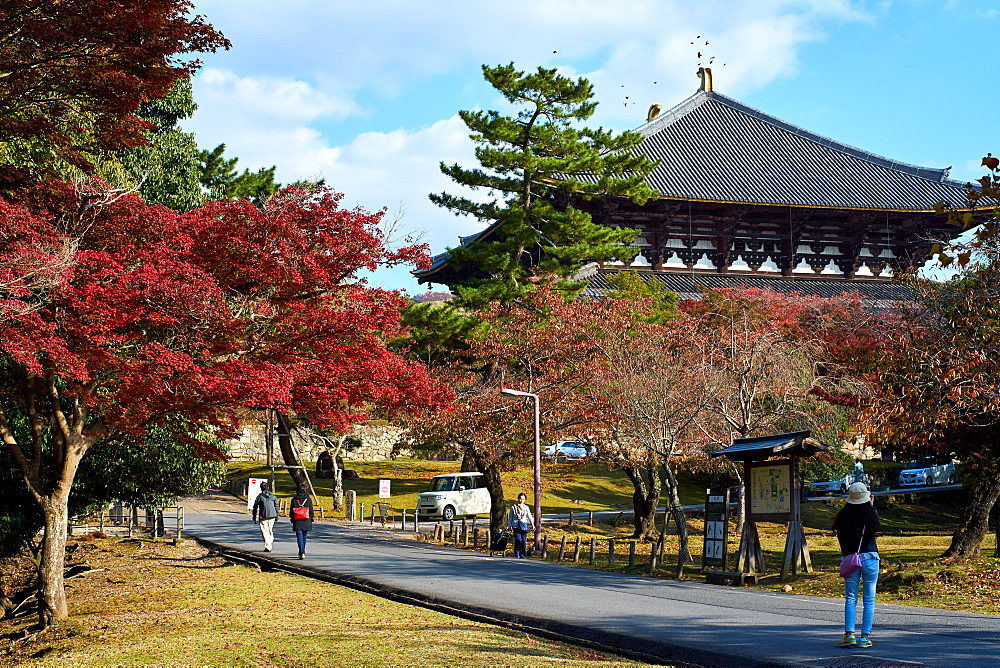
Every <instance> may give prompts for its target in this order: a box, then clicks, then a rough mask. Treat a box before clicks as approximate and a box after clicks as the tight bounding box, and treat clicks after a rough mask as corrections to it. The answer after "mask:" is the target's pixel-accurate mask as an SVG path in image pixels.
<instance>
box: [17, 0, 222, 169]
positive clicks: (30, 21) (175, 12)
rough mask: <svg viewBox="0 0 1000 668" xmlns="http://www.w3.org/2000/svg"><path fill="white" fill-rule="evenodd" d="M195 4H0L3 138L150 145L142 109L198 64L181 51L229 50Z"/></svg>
mask: <svg viewBox="0 0 1000 668" xmlns="http://www.w3.org/2000/svg"><path fill="white" fill-rule="evenodd" d="M191 9H193V4H192V3H191V2H189V1H188V0H143V1H142V2H134V1H133V0H74V1H73V2H64V1H62V0H29V1H28V2H25V1H24V0H0V78H2V81H3V85H2V86H0V141H4V142H10V141H18V140H28V141H31V142H38V141H40V140H41V141H44V142H46V143H48V145H49V146H50V147H52V148H53V149H54V150H55V151H56V152H57V153H60V154H62V155H63V157H64V158H66V159H68V160H69V161H71V162H73V163H76V164H77V165H79V166H81V167H86V166H87V164H88V163H87V159H86V157H85V155H84V154H85V153H86V152H89V151H93V150H98V149H118V148H123V147H128V146H134V145H137V144H141V143H144V142H145V139H144V138H143V134H144V132H145V131H146V130H147V129H149V127H150V126H149V124H148V123H146V122H144V121H141V120H139V119H138V118H137V117H136V116H135V112H136V111H137V110H138V109H139V105H140V104H142V103H143V102H146V101H149V100H153V99H156V98H159V97H162V96H163V95H164V94H166V93H167V92H168V91H169V90H170V88H171V86H173V84H174V82H176V81H177V80H178V79H180V78H183V77H188V76H190V75H191V74H192V73H193V72H194V70H195V69H197V67H198V65H199V63H198V62H197V61H196V60H190V61H186V62H185V61H180V60H178V59H177V58H176V56H177V55H178V54H182V53H191V52H210V51H216V50H218V49H228V48H229V46H230V44H229V41H228V40H226V39H225V38H224V37H223V36H222V34H220V33H219V32H218V31H216V30H215V29H214V28H213V27H212V26H211V25H209V24H208V23H206V22H205V20H204V19H203V18H202V17H200V16H189V12H190V11H191Z"/></svg>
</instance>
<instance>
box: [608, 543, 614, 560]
mask: <svg viewBox="0 0 1000 668" xmlns="http://www.w3.org/2000/svg"><path fill="white" fill-rule="evenodd" d="M614 565H615V539H614V538H609V539H608V566H614Z"/></svg>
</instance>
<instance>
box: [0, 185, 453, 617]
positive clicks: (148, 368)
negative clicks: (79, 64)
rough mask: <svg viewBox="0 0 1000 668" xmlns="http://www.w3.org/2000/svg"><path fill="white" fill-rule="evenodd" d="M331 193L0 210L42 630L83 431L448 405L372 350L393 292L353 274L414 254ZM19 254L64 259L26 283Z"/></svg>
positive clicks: (0, 425) (33, 204)
mask: <svg viewBox="0 0 1000 668" xmlns="http://www.w3.org/2000/svg"><path fill="white" fill-rule="evenodd" d="M340 198H341V196H340V195H338V194H335V193H332V192H329V191H325V192H321V193H320V194H318V195H307V194H306V193H303V192H302V191H298V190H294V189H286V190H284V191H281V192H279V193H278V194H277V195H276V196H275V197H274V198H273V199H272V200H271V201H270V202H269V203H268V205H267V206H266V208H265V209H264V210H260V209H258V208H256V207H254V206H253V205H252V204H250V203H248V202H245V201H225V202H213V203H210V204H208V205H206V206H205V207H203V208H200V209H196V210H193V211H191V212H189V213H186V214H178V213H176V212H174V211H170V210H168V209H165V208H162V207H158V206H149V205H146V204H145V203H143V202H142V201H141V200H140V199H138V198H137V197H135V196H134V195H123V196H108V195H106V194H105V195H102V194H101V193H99V192H97V191H95V192H94V193H93V194H91V195H86V194H81V192H80V191H79V189H74V188H71V187H68V186H63V185H58V184H57V185H51V186H48V187H46V188H44V189H42V188H40V189H37V190H34V191H32V192H31V193H29V194H28V195H27V196H26V197H25V198H24V200H23V201H22V202H21V203H20V204H10V203H4V202H0V239H10V240H14V242H15V243H12V244H9V245H3V246H0V271H2V272H3V273H0V322H2V323H3V325H4V326H3V327H0V373H2V374H3V376H4V382H3V384H2V387H0V438H2V439H3V440H4V442H5V443H6V444H7V446H8V448H9V449H10V451H11V452H12V454H13V456H14V458H15V460H16V461H17V463H18V465H19V466H20V468H21V470H22V472H23V474H24V477H25V480H26V481H27V483H28V487H29V489H30V490H31V492H32V493H33V495H34V496H35V498H36V500H37V501H38V503H39V505H40V506H41V508H42V509H43V512H44V514H45V518H46V527H47V535H48V536H51V537H52V540H47V541H46V545H45V548H44V551H43V557H42V560H43V567H42V571H43V578H42V580H43V581H42V593H43V596H42V605H41V612H42V621H43V624H47V623H50V622H51V621H54V620H55V619H59V618H61V617H62V616H64V615H65V614H66V610H65V598H64V595H63V588H62V581H61V563H62V556H63V550H62V543H61V542H60V541H59V540H58V538H59V536H62V537H63V538H64V537H65V526H66V501H67V498H68V494H69V488H70V486H71V484H72V481H73V477H74V475H75V472H76V468H77V466H78V465H79V462H80V459H81V458H82V457H83V456H84V454H85V453H86V452H87V449H88V448H89V447H90V446H91V445H93V444H94V443H95V442H96V441H97V440H98V439H112V440H113V439H117V438H119V437H122V436H124V435H128V436H129V437H130V439H131V441H132V442H141V439H142V437H143V435H144V434H145V433H146V431H147V430H148V429H149V428H150V427H152V426H159V427H162V428H171V425H176V424H179V423H180V424H185V423H187V424H191V423H193V424H196V425H201V427H202V428H206V429H208V428H210V429H212V430H214V431H215V432H216V433H217V434H219V435H221V436H227V435H233V434H234V433H236V432H237V430H238V428H239V416H240V412H241V409H242V408H244V407H252V406H260V407H276V408H280V409H282V410H286V411H290V412H295V413H298V414H300V415H304V416H307V417H308V418H309V419H310V420H312V421H313V422H314V423H317V424H320V425H328V426H332V427H334V428H337V429H344V428H346V427H348V426H349V425H351V424H352V423H354V422H356V421H358V420H360V419H363V418H364V417H365V415H366V412H367V409H369V408H372V407H378V408H380V409H382V410H384V411H386V412H388V413H389V414H391V413H393V412H402V411H407V410H410V409H413V408H415V407H418V406H419V407H421V408H423V409H427V408H434V407H438V406H441V405H444V404H446V403H447V401H448V398H449V394H448V392H447V391H446V390H445V389H443V387H442V386H440V385H439V384H437V383H436V382H434V381H433V380H432V379H431V378H430V377H429V376H428V374H427V373H426V370H425V368H424V367H423V366H422V365H420V364H419V363H415V362H411V361H407V360H405V359H403V358H402V357H400V356H399V355H397V354H395V353H392V352H390V351H389V350H387V349H386V347H385V345H384V342H385V341H386V340H388V339H390V338H394V337H396V336H399V335H400V334H401V332H400V329H401V325H400V308H401V307H402V306H404V305H405V303H406V302H405V300H404V299H402V298H401V297H399V296H398V295H396V294H394V293H391V292H387V291H384V290H381V289H376V288H371V287H368V286H367V285H365V284H364V283H362V282H359V281H358V280H357V279H356V278H355V277H354V275H355V273H356V272H357V271H358V270H360V269H362V268H368V269H372V268H375V267H376V266H378V265H380V264H382V263H385V262H390V261H400V260H406V259H411V258H417V257H422V253H423V249H421V248H420V247H407V248H403V249H400V250H398V251H389V250H387V249H386V248H385V246H384V245H383V239H382V237H381V235H380V232H379V229H378V223H379V221H380V218H381V213H375V214H372V213H367V212H364V211H361V210H344V209H341V208H340V207H339V200H340ZM25 250H32V251H33V252H34V253H35V257H38V258H41V264H42V266H50V265H47V264H46V263H45V262H44V260H45V258H47V257H50V256H53V255H59V254H62V255H68V257H69V258H70V262H68V263H63V265H55V266H61V267H62V268H61V269H59V270H58V271H55V272H52V271H50V272H49V275H48V276H47V277H46V281H47V282H46V283H45V284H44V286H40V285H39V284H37V281H36V279H35V278H33V277H32V271H33V268H34V267H35V265H37V264H38V263H39V262H38V261H36V259H33V256H32V255H31V254H28V255H26V256H22V255H21V253H22V252H24V251H25ZM24 257H27V258H28V260H27V261H26V260H24ZM33 281H34V282H35V283H33ZM177 416H182V417H184V418H185V420H183V421H177V420H176V419H173V418H176V417H177ZM177 437H178V438H191V436H190V435H189V434H185V433H179V434H177ZM206 454H207V455H211V454H212V453H206ZM219 454H220V453H215V455H216V456H219Z"/></svg>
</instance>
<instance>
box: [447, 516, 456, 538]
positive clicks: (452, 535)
mask: <svg viewBox="0 0 1000 668" xmlns="http://www.w3.org/2000/svg"><path fill="white" fill-rule="evenodd" d="M448 538H452V539H454V538H455V520H448Z"/></svg>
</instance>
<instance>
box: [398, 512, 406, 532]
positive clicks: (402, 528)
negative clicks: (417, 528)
mask: <svg viewBox="0 0 1000 668" xmlns="http://www.w3.org/2000/svg"><path fill="white" fill-rule="evenodd" d="M401 512H402V513H403V519H402V521H401V522H400V527H399V528H400V529H401V530H403V531H406V508H403V510H402V511H401Z"/></svg>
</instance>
